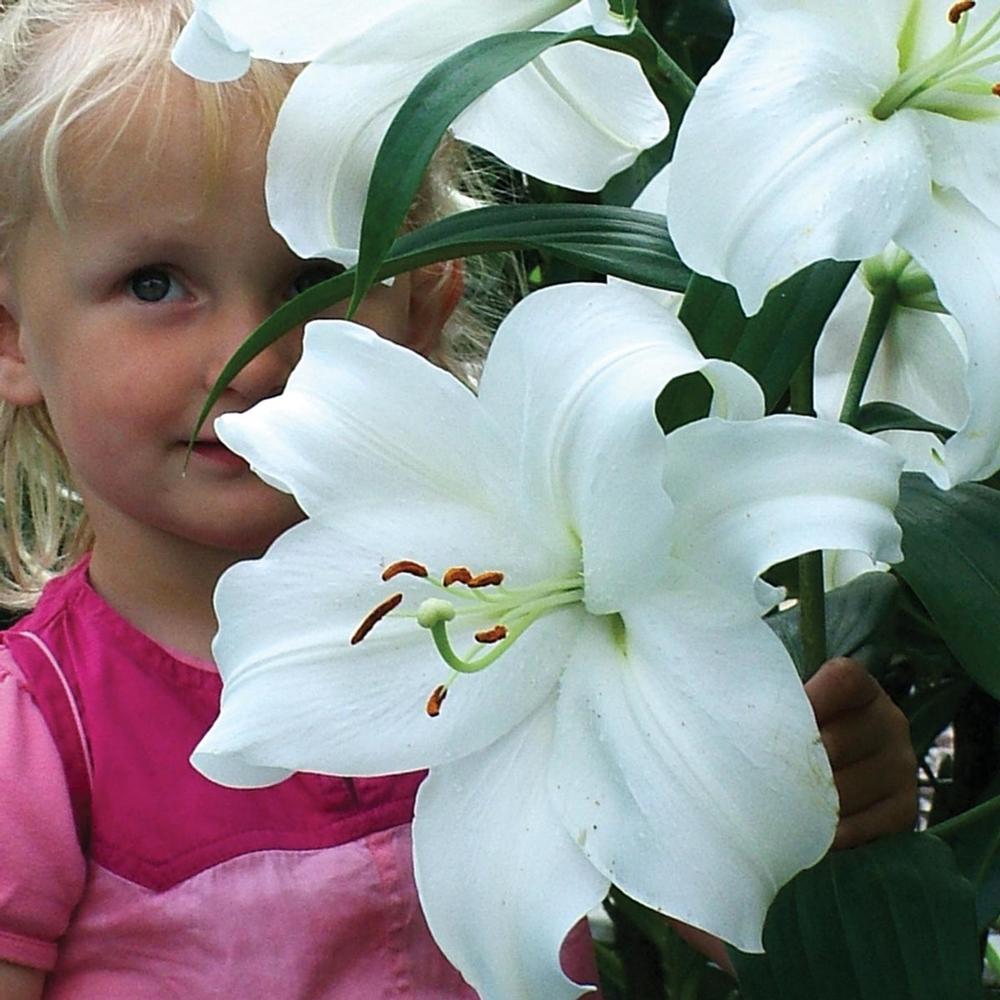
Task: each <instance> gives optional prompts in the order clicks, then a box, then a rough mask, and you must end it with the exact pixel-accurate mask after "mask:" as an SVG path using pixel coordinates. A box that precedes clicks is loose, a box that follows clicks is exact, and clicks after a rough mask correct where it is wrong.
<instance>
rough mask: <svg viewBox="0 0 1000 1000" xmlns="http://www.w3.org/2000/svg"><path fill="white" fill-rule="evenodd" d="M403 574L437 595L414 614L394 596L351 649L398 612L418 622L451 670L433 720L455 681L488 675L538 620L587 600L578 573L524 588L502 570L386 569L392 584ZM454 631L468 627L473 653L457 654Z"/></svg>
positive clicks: (404, 564) (430, 710)
mask: <svg viewBox="0 0 1000 1000" xmlns="http://www.w3.org/2000/svg"><path fill="white" fill-rule="evenodd" d="M400 575H407V576H415V577H417V578H418V579H420V580H422V581H423V582H424V583H425V584H426V586H427V587H428V588H429V589H430V590H432V591H433V593H434V596H430V597H427V598H425V599H424V600H423V601H421V603H420V605H419V606H418V607H417V610H416V611H415V612H410V611H400V612H398V613H397V609H398V608H400V606H401V605H402V604H403V594H401V593H395V594H392V595H391V596H389V597H387V598H386V599H385V600H384V601H382V602H380V603H379V604H378V605H376V606H375V608H373V609H372V611H371V612H369V614H368V615H367V616H366V617H365V619H364V621H362V622H361V624H360V625H359V626H358V628H357V630H356V631H355V633H354V635H353V636H352V637H351V645H352V646H353V645H357V644H358V643H359V642H361V641H362V640H363V639H364V638H365V637H366V636H367V635H368V633H369V632H371V630H372V629H373V628H374V627H375V626H376V625H377V624H378V623H379V622H380V621H381V620H382V619H383V618H385V617H387V616H388V615H390V614H393V613H397V617H402V618H410V619H413V620H414V621H416V623H417V625H419V626H420V627H421V628H425V629H427V630H428V631H429V632H430V633H431V636H432V638H433V640H434V645H435V646H436V647H437V651H438V653H439V654H440V656H441V659H442V660H444V662H445V663H446V664H447V665H448V666H449V667H450V668H451V671H452V673H451V676H450V677H449V678H448V679H447V680H446V681H445V682H444V683H443V684H439V685H438V686H437V687H436V688H435V689H434V691H433V692H432V693H431V696H430V698H429V699H428V701H427V714H428V715H430V716H432V717H434V716H437V715H438V714H439V713H440V711H441V704H442V702H443V701H444V699H445V698H446V697H447V694H448V689H449V687H450V686H451V684H452V682H453V681H454V680H455V678H456V677H458V676H460V675H462V674H476V673H479V672H480V671H481V670H485V669H486V668H487V667H489V666H490V665H492V664H493V663H496V661H497V660H498V659H500V657H501V656H503V654H504V653H506V652H507V650H509V649H510V648H511V646H513V645H514V643H515V642H517V640H518V639H519V638H520V636H522V635H523V634H524V633H525V632H526V631H527V630H528V629H529V628H530V627H531V626H532V625H533V624H534V623H535V622H536V621H538V619H539V618H542V617H544V616H545V615H547V614H551V613H552V612H553V611H557V610H558V609H559V608H564V607H567V606H569V605H571V604H579V603H581V602H582V601H583V576H582V574H579V573H577V574H573V575H570V576H564V577H554V578H552V579H549V580H542V581H540V582H538V583H533V584H531V585H529V586H525V587H511V586H509V585H508V584H506V583H505V582H504V579H505V578H504V574H503V573H502V572H500V571H499V570H488V571H487V572H485V573H473V572H472V571H471V570H470V569H469V568H468V567H466V566H452V567H451V568H450V569H447V570H445V571H444V572H443V573H442V574H441V575H440V579H438V578H436V577H435V576H433V575H432V574H431V573H430V571H429V570H428V569H427V567H426V566H424V565H423V564H422V563H419V562H416V561H414V560H412V559H401V560H399V561H398V562H394V563H392V565H390V566H387V567H386V568H385V570H384V571H383V573H382V579H383V581H385V582H388V581H389V580H391V579H393V577H396V576H400ZM443 595H447V596H443ZM449 626H451V627H452V628H455V627H457V626H465V630H464V631H465V633H466V643H467V645H468V651H467V652H465V654H464V655H460V654H459V653H458V652H456V650H455V646H454V644H453V643H452V639H451V635H449Z"/></svg>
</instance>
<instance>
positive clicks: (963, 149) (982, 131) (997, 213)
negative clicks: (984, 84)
mask: <svg viewBox="0 0 1000 1000" xmlns="http://www.w3.org/2000/svg"><path fill="white" fill-rule="evenodd" d="M984 100H988V101H992V102H993V104H994V105H1000V101H997V98H996V97H994V96H993V95H991V94H987V95H985V97H984ZM993 114H994V115H995V116H1000V107H998V108H997V109H995V110H994V111H993ZM997 125H998V122H997V120H996V117H994V118H993V119H992V120H990V121H979V122H974V121H973V122H970V121H960V120H958V119H955V118H950V117H948V116H947V115H934V114H930V115H925V116H924V121H923V128H924V130H925V132H926V134H927V139H928V141H927V148H928V151H929V152H930V154H931V164H932V166H931V172H932V174H933V176H934V180H935V182H936V183H937V184H938V185H940V186H941V187H942V188H954V189H955V190H956V191H958V192H960V193H961V194H962V195H963V196H964V197H965V199H966V200H967V201H969V202H970V203H971V204H972V205H973V206H974V207H975V208H977V209H978V210H979V211H980V212H981V213H982V214H983V215H984V216H985V217H986V219H987V220H988V221H989V222H990V223H992V224H993V225H994V226H1000V128H998V127H997Z"/></svg>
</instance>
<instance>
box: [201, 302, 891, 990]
mask: <svg viewBox="0 0 1000 1000" xmlns="http://www.w3.org/2000/svg"><path fill="white" fill-rule="evenodd" d="M691 371H700V372H702V373H703V374H704V376H705V377H706V378H707V379H708V380H709V381H710V382H711V383H712V384H713V385H714V387H715V390H716V393H715V414H716V415H715V416H712V417H709V418H706V419H704V420H702V421H699V422H697V423H694V424H689V425H687V426H685V427H682V428H680V429H678V430H676V431H674V432H672V433H671V434H670V435H669V436H667V437H664V435H663V433H662V431H661V430H660V428H659V426H658V425H657V423H656V420H655V418H654V413H653V406H654V401H655V399H656V397H657V395H658V394H659V392H660V390H661V388H662V387H663V385H664V384H665V383H666V382H668V381H669V380H671V379H672V378H674V377H676V376H678V375H681V374H683V373H686V372H691ZM762 411H763V398H762V394H761V391H760V389H759V387H758V386H757V384H756V383H755V382H754V381H753V380H752V379H751V378H750V377H749V376H748V375H746V373H744V372H743V371H741V370H740V369H738V368H736V367H735V366H734V365H731V364H730V363H728V362H724V361H718V360H706V359H705V358H703V357H702V356H701V355H700V354H699V353H698V351H697V349H696V348H695V347H694V345H693V343H692V341H691V339H690V337H689V335H688V334H687V332H686V331H685V330H684V328H683V327H682V326H681V325H680V324H679V323H678V322H677V321H676V320H675V319H673V317H671V316H670V315H669V314H668V313H666V312H665V311H664V310H662V309H661V308H660V307H658V306H657V305H656V304H655V303H653V302H651V301H650V300H649V299H648V298H646V297H645V296H643V295H640V294H638V293H636V292H634V291H632V290H631V289H628V288H624V287H610V286H603V285H592V284H591V285H575V286H574V285H566V286H560V287H556V288H551V289H547V290H545V291H541V292H538V293H536V294H534V295H531V296H529V297H528V298H527V299H526V300H525V301H524V302H522V303H521V304H520V305H518V306H517V307H516V308H515V309H514V310H513V312H512V313H511V314H510V316H509V317H508V318H507V319H506V320H505V321H504V323H503V324H502V326H501V328H500V331H499V333H498V334H497V337H496V340H495V343H494V345H493V348H492V350H491V352H490V355H489V357H488V359H487V361H486V366H485V370H484V372H483V376H482V381H481V385H480V394H479V396H478V398H477V397H475V396H473V395H472V394H471V393H470V392H469V391H468V390H467V389H465V388H464V387H463V386H461V385H460V384H459V383H458V382H457V381H456V380H455V379H453V378H452V377H451V376H449V375H447V374H446V373H445V372H443V371H441V370H440V369H438V368H436V367H434V366H432V365H430V364H428V363H427V362H426V361H425V360H423V359H422V358H420V357H418V356H417V355H415V354H414V353H412V352H410V351H408V350H406V349H404V348H401V347H399V346H397V345H394V344H391V343H388V342H387V341H384V340H382V339H380V338H379V337H378V336H376V335H375V334H373V333H371V332H369V331H366V330H364V329H363V328H360V327H358V326H355V325H354V324H351V323H347V322H343V321H324V322H317V323H313V324H310V326H309V328H308V330H307V333H306V338H305V347H304V353H303V357H302V360H301V362H300V363H299V365H298V366H297V368H296V369H295V371H294V372H293V373H292V376H291V378H290V379H289V381H288V385H287V387H286V389H285V391H284V393H283V394H282V395H281V396H280V397H276V398H273V399H269V400H266V401H264V402H261V403H259V404H258V405H257V406H255V407H253V408H252V409H251V410H249V411H248V412H246V413H242V414H233V415H227V416H224V417H221V418H220V419H219V420H218V421H217V422H216V428H217V430H218V433H219V435H220V437H221V439H222V440H224V441H225V443H226V444H227V445H228V446H229V447H230V448H232V449H233V450H235V451H237V452H238V453H240V454H242V455H244V456H246V457H247V458H248V459H249V461H250V462H251V464H252V465H253V467H254V468H255V469H256V470H257V471H258V473H259V474H260V475H262V476H263V477H264V478H265V479H266V480H267V481H269V482H271V483H274V484H275V485H276V486H278V487H279V488H282V489H285V490H287V491H290V492H292V493H294V495H295V497H296V499H297V500H298V502H299V503H300V505H301V506H302V508H303V510H304V511H305V512H306V514H307V515H308V518H307V520H305V521H304V522H303V523H301V524H299V525H297V526H296V527H294V528H292V529H291V530H290V531H289V532H287V533H286V534H284V535H283V536H281V537H280V538H279V539H278V540H277V541H276V542H275V543H274V545H273V546H272V547H271V549H270V550H269V551H268V552H267V554H266V555H265V556H264V557H263V558H262V559H260V560H257V561H252V562H244V563H240V564H238V565H236V566H234V567H233V568H232V569H230V570H229V571H228V572H227V573H226V574H225V575H224V576H223V578H222V581H221V582H220V584H219V588H218V591H217V594H216V610H217V613H218V617H219V621H220V623H221V625H220V632H219V634H218V636H217V639H216V643H215V647H214V652H215V655H216V658H217V660H218V663H219V666H220V670H221V672H222V676H223V679H224V682H225V687H224V694H223V699H222V708H221V714H220V716H219V718H218V720H217V721H216V723H215V724H214V726H213V727H212V729H211V731H210V732H209V733H208V734H207V735H206V736H205V738H204V739H203V740H202V742H201V743H200V744H199V746H198V748H197V749H196V751H195V753H194V755H193V758H192V761H193V763H194V765H195V766H196V767H197V768H198V769H199V770H200V771H201V772H202V773H204V774H205V775H207V776H208V777H210V778H212V779H213V780H216V781H221V782H222V783H224V784H230V785H236V786H259V785H265V784H270V783H273V782H277V781H280V780H282V779H283V778H285V777H287V776H288V775H289V774H291V773H292V772H294V771H296V770H308V771H319V772H325V773H332V774H342V775H375V774H382V773H394V772H405V771H410V770H414V769H419V768H424V767H429V768H430V774H429V776H428V777H427V779H426V780H425V781H424V783H423V785H422V786H421V789H420V792H419V795H418V798H417V804H416V815H415V819H414V828H413V835H414V856H415V868H416V877H417V887H418V890H419V893H420V898H421V901H422V905H423V907H424V911H425V913H426V916H427V920H428V923H429V926H430V928H431V931H432V933H433V934H434V936H435V938H436V940H437V941H438V943H439V945H440V946H441V948H442V950H443V951H444V953H445V955H446V956H448V958H449V959H450V960H451V961H452V962H453V963H454V964H455V965H456V966H457V968H458V969H459V970H460V971H461V972H462V973H463V975H464V976H465V977H466V978H467V980H468V981H469V982H470V984H471V985H472V986H473V987H474V988H475V989H476V990H477V991H478V992H479V993H480V995H481V996H482V997H484V998H488V1000H510V998H511V997H528V996H532V997H535V996H537V997H545V998H546V1000H563V998H565V1000H569V998H571V997H576V996H578V995H580V992H581V989H582V987H581V986H579V985H577V984H575V983H572V982H571V981H570V980H568V979H567V978H566V977H565V975H564V974H563V972H562V971H561V969H560V967H559V960H558V954H559V946H560V943H561V941H562V939H563V937H564V936H565V934H566V933H567V931H568V930H569V929H570V928H571V927H572V926H573V925H574V924H575V923H576V922H577V921H578V920H579V919H581V917H582V916H583V915H584V914H586V913H587V912H588V911H590V910H591V909H592V908H593V907H594V906H595V905H597V904H598V903H599V902H600V900H601V899H602V898H603V896H604V895H605V892H606V891H607V889H608V886H609V883H610V882H614V883H615V884H617V885H619V886H620V887H621V888H622V889H623V890H624V891H625V892H627V893H628V894H629V895H630V896H632V897H634V898H635V899H638V900H641V901H642V902H644V903H646V904H648V905H650V906H653V907H656V908H657V909H659V910H661V911H662V912H664V913H668V914H671V915H673V916H675V917H678V918H680V919H681V920H684V921H687V922H688V923H690V924H693V925H696V926H699V927H703V928H705V929H706V930H708V931H711V932H712V933H715V934H718V935H720V936H721V937H723V938H725V939H726V940H727V941H730V942H733V943H734V944H736V945H737V946H739V947H740V948H743V949H747V950H751V951H759V950H760V948H761V930H762V926H763V922H764V915H765V913H766V911H767V908H768V906H769V904H770V903H771V901H772V899H773V898H774V895H775V893H776V892H777V891H778V889H779V888H780V887H781V886H782V885H783V884H784V883H785V882H787V881H788V880H789V879H790V878H791V877H792V876H793V875H795V874H796V873H797V872H798V871H799V870H801V869H803V868H805V867H807V866H809V865H811V864H813V863H814V862H816V861H817V860H818V859H819V858H820V857H821V856H822V855H823V854H824V853H825V852H826V850H827V849H828V847H829V845H830V842H831V839H832V836H833V832H834V828H835V825H836V818H837V815H836V814H837V796H836V791H835V789H834V786H833V782H832V776H831V773H830V769H829V764H828V761H827V758H826V754H825V752H824V751H823V748H822V745H821V744H820V741H819V737H818V732H817V729H816V724H815V721H814V719H813V715H812V712H811V709H810V707H809V704H808V701H807V700H806V698H805V695H804V693H803V690H802V685H801V683H800V682H799V680H798V678H797V676H796V674H795V670H794V668H793V666H792V664H791V661H790V659H789V657H788V655H787V653H786V652H785V650H784V648H783V647H782V645H781V643H780V642H779V641H778V640H777V639H776V638H775V636H774V635H773V634H772V632H771V630H770V629H769V628H768V627H767V626H766V625H765V624H764V622H763V621H762V620H761V615H762V613H763V611H764V610H765V609H766V608H768V607H770V606H772V605H773V604H774V603H775V602H776V601H777V600H778V599H779V598H780V597H781V592H780V591H777V590H775V589H773V588H770V587H769V586H767V585H764V584H762V581H760V580H759V574H760V572H762V571H763V570H764V569H765V568H767V567H768V566H770V565H772V564H773V563H775V562H777V561H779V560H784V559H786V558H789V557H791V556H794V555H796V554H798V553H800V552H803V551H807V550H812V549H816V548H845V549H851V550H860V551H866V552H868V553H869V554H870V555H872V556H873V557H876V558H880V559H885V560H889V561H896V560H898V559H899V558H900V551H899V537H900V532H899V529H898V526H897V525H896V524H895V522H894V520H893V517H892V510H893V507H894V505H895V502H896V498H897V486H898V475H899V466H900V463H899V461H898V459H897V458H896V457H895V456H894V455H893V454H892V452H891V450H890V449H889V448H888V447H887V446H886V445H884V444H883V443H881V442H879V441H876V440H874V439H872V438H869V437H867V436H865V435H863V434H860V433H858V432H856V431H854V430H852V429H851V428H848V427H846V426H844V425H840V424H830V423H826V422H822V421H817V420H813V419H809V418H805V417H795V416H777V417H767V418H762V417H761V413H762ZM664 484H666V491H665V490H664ZM668 494H669V496H668ZM449 570H450V572H449ZM425 573H426V575H424V574H425ZM499 574H502V580H501V578H500V575H499ZM470 577H471V580H470ZM453 579H454V580H455V581H456V582H451V581H452V580H453ZM463 581H464V582H463ZM449 582H450V583H451V585H447V584H448V583H449ZM397 595H398V596H397ZM762 600H763V603H762ZM373 606H374V607H375V611H374V612H373V611H372V608H373ZM359 623H363V624H361V625H360V627H359ZM421 625H423V626H424V627H421ZM425 628H430V629H431V634H430V635H429V634H428V633H427V631H425ZM439 651H440V652H439ZM445 658H446V659H447V663H446V662H445ZM445 694H447V700H445Z"/></svg>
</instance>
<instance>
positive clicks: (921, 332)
mask: <svg viewBox="0 0 1000 1000" xmlns="http://www.w3.org/2000/svg"><path fill="white" fill-rule="evenodd" d="M871 306H872V293H871V291H869V288H868V285H867V284H866V282H865V280H864V278H863V276H862V274H858V275H856V276H855V277H854V278H853V279H852V280H851V282H850V284H849V285H848V286H847V289H846V290H845V292H844V295H843V297H842V298H841V300H840V302H838V303H837V306H836V308H835V309H834V311H833V312H832V313H831V314H830V319H829V321H828V322H827V325H826V327H825V328H824V330H823V335H822V336H821V337H820V339H819V343H818V345H817V347H816V377H815V405H816V413H817V414H818V415H819V416H820V417H823V418H826V419H829V420H837V419H838V417H839V415H840V411H841V407H842V406H843V402H844V395H845V392H846V389H847V383H848V379H849V378H850V374H851V368H852V367H853V365H854V360H855V357H856V356H857V353H858V347H859V344H860V341H861V334H862V331H863V330H864V328H865V323H866V321H867V318H868V314H869V312H870V311H871ZM967 368H968V360H967V357H966V347H965V337H964V335H963V333H962V329H961V327H960V326H959V325H958V323H957V322H956V321H955V320H954V318H953V317H951V316H948V315H946V314H945V313H942V312H940V311H939V310H936V309H933V308H930V309H927V308H915V307H914V306H911V305H908V304H907V303H906V301H904V302H902V303H900V304H899V305H897V307H896V309H895V311H894V312H893V315H892V318H891V319H890V321H889V325H888V327H887V329H886V332H885V336H884V337H883V338H882V343H881V344H880V346H879V350H878V353H877V354H876V355H875V362H874V364H873V365H872V369H871V373H870V375H869V376H868V381H867V382H866V383H865V391H864V394H863V395H862V397H861V401H862V403H871V402H887V403H897V404H899V405H900V406H905V407H906V408H907V409H909V410H912V411H913V412H915V413H917V414H919V415H920V416H921V417H924V418H925V419H926V420H929V421H931V422H932V423H936V424H940V425H941V426H942V427H946V428H948V429H950V430H956V429H957V428H959V427H962V426H963V425H964V424H965V423H966V421H967V419H968V416H969V410H970V406H969V394H968V391H967V388H966V383H965V380H966V372H967ZM878 436H879V437H881V438H882V439H883V440H885V441H886V442H888V443H889V444H890V445H891V446H892V447H893V448H895V450H896V451H897V452H899V454H900V455H902V456H903V458H904V460H905V465H904V468H906V469H908V470H910V471H913V472H923V473H925V474H926V475H927V476H929V477H930V478H931V479H933V480H934V481H935V482H936V483H937V484H938V485H939V486H941V487H946V486H947V485H948V473H947V468H946V465H945V457H944V454H945V445H943V444H942V442H941V440H940V438H938V437H937V435H935V434H932V433H930V432H929V431H903V430H897V431H883V432H881V433H879V435H878Z"/></svg>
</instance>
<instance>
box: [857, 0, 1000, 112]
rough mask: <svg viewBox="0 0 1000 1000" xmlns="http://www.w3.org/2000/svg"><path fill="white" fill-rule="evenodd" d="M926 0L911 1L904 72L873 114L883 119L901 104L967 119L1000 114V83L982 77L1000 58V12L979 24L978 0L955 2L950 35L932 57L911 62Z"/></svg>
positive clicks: (902, 43) (903, 37)
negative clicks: (952, 29)
mask: <svg viewBox="0 0 1000 1000" xmlns="http://www.w3.org/2000/svg"><path fill="white" fill-rule="evenodd" d="M927 2H928V0H913V2H912V3H911V5H910V11H909V14H908V15H907V18H906V20H905V21H904V24H903V28H902V31H901V33H900V38H899V43H898V48H899V55H900V69H901V70H902V72H901V73H900V76H899V77H898V78H897V80H896V81H895V83H893V84H892V86H891V87H889V89H888V90H887V91H886V92H885V93H884V94H883V95H882V97H881V98H880V99H879V101H878V103H877V104H876V105H875V107H874V108H873V109H872V115H873V116H874V117H875V118H877V119H878V120H879V121H885V120H886V119H888V118H890V117H891V116H892V115H894V114H895V113H896V112H897V111H900V110H901V109H903V108H919V109H923V110H925V111H932V112H936V113H938V114H943V115H948V116H949V117H952V118H959V119H962V120H968V121H975V120H981V119H984V118H993V117H1000V101H996V98H998V97H1000V83H998V82H997V80H996V78H992V79H990V78H988V77H985V76H982V75H980V71H982V70H987V69H988V68H989V67H993V66H996V64H997V63H998V62H1000V11H997V12H995V13H993V14H991V15H990V16H989V17H987V18H986V19H985V20H982V19H980V20H981V23H976V11H975V8H976V4H975V2H974V0H960V2H958V3H955V4H952V6H951V8H950V9H949V10H948V11H947V17H948V20H949V22H950V23H951V24H952V25H953V26H954V33H953V35H952V37H951V39H950V40H949V41H948V42H947V43H946V44H945V45H944V46H943V47H942V48H941V49H940V50H939V51H938V52H936V53H935V54H934V55H932V56H930V57H929V58H927V59H923V60H919V61H913V57H912V48H913V45H914V41H913V39H914V36H915V34H916V31H917V22H918V21H919V20H920V19H921V17H926V16H927V15H926V14H925V13H924V10H923V9H924V6H925V4H926V3H927ZM984 98H985V99H987V100H986V101H984ZM989 99H992V100H989ZM994 101H996V104H995V106H994V103H993V102H994Z"/></svg>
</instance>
